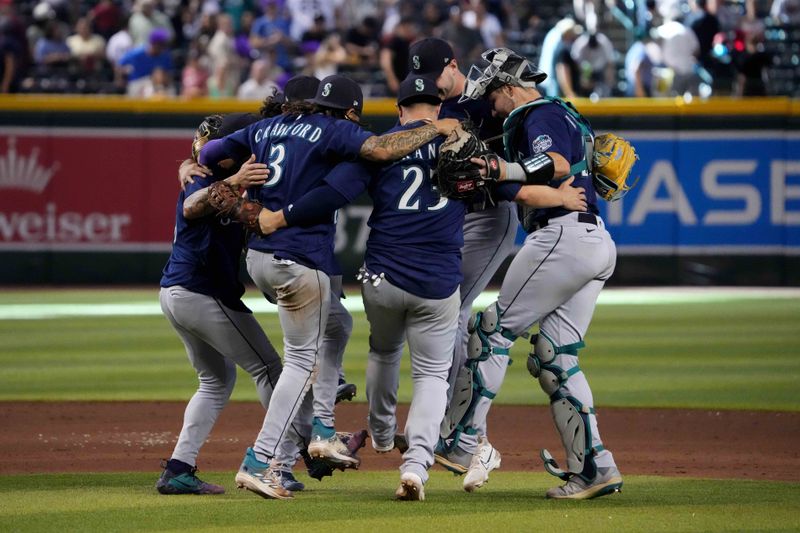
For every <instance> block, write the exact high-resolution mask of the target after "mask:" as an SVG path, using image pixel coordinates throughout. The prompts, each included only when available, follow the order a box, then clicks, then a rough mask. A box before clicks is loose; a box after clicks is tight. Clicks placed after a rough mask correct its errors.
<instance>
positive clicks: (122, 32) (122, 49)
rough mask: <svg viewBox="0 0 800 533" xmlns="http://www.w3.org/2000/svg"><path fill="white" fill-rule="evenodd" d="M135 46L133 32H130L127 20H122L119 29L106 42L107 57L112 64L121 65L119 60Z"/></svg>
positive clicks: (113, 65)
mask: <svg viewBox="0 0 800 533" xmlns="http://www.w3.org/2000/svg"><path fill="white" fill-rule="evenodd" d="M132 48H133V39H132V38H131V34H130V33H128V23H127V20H123V21H122V25H121V26H120V28H119V31H118V32H117V33H115V34H114V35H112V36H111V37H110V38H109V39H108V44H106V59H108V62H109V63H111V66H112V67H114V68H116V67H118V66H119V61H120V59H122V57H123V56H124V55H125V54H127V53H128V52H129V51H130V50H131V49H132Z"/></svg>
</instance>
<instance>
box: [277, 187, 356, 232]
mask: <svg viewBox="0 0 800 533" xmlns="http://www.w3.org/2000/svg"><path fill="white" fill-rule="evenodd" d="M347 203H348V202H347V198H345V196H344V195H342V194H341V193H339V192H338V191H337V190H336V189H334V188H333V187H331V186H330V185H328V184H323V185H320V186H319V187H317V188H315V189H312V190H310V191H308V192H307V193H306V194H304V195H303V196H301V197H300V198H299V199H298V200H297V201H296V202H294V203H293V204H292V205H291V206H290V207H289V208H288V209H284V212H283V216H284V218H285V219H286V224H287V225H289V226H301V227H309V226H316V225H317V224H325V223H328V222H332V221H333V214H334V213H335V212H336V210H337V209H340V208H342V207H344V206H345V205H346V204H347Z"/></svg>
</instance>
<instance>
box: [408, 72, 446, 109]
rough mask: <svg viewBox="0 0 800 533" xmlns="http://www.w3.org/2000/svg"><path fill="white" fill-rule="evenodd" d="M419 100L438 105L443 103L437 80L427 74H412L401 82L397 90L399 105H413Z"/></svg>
mask: <svg viewBox="0 0 800 533" xmlns="http://www.w3.org/2000/svg"><path fill="white" fill-rule="evenodd" d="M417 102H425V103H427V104H433V105H438V104H441V103H442V99H441V98H439V89H438V88H437V87H436V80H434V79H432V78H429V77H427V76H417V75H414V74H410V75H409V76H408V77H407V78H406V79H404V80H403V81H402V83H400V88H399V89H398V91H397V105H404V106H406V105H411V104H416V103H417Z"/></svg>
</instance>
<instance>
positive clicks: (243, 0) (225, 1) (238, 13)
mask: <svg viewBox="0 0 800 533" xmlns="http://www.w3.org/2000/svg"><path fill="white" fill-rule="evenodd" d="M256 5H257V2H255V1H254V0H220V8H221V9H222V12H223V13H225V14H226V15H228V16H229V17H230V18H231V20H232V21H233V31H234V33H236V34H237V35H238V34H239V33H240V32H241V31H242V17H243V15H244V14H245V13H250V17H251V18H252V17H253V11H255V9H256ZM247 34H248V35H249V34H250V28H249V27H248V28H247Z"/></svg>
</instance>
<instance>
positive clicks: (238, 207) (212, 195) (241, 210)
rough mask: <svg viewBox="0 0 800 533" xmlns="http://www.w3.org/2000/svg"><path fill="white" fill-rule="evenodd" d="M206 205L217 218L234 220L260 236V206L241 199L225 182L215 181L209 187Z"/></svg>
mask: <svg viewBox="0 0 800 533" xmlns="http://www.w3.org/2000/svg"><path fill="white" fill-rule="evenodd" d="M208 203H209V204H210V205H211V207H213V208H214V209H215V210H216V211H217V213H218V214H219V216H223V217H228V218H230V219H232V220H236V221H237V222H239V223H241V224H242V225H243V226H244V227H245V228H247V229H248V230H250V231H252V232H255V233H258V234H259V235H260V234H261V226H260V225H259V223H258V214H259V213H260V212H261V209H262V207H261V204H259V203H258V202H251V201H250V200H245V199H244V198H242V197H241V195H239V194H238V193H237V192H236V191H235V190H234V188H233V187H232V186H231V184H230V183H228V182H227V181H224V180H223V181H215V182H214V183H212V184H211V186H209V188H208Z"/></svg>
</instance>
